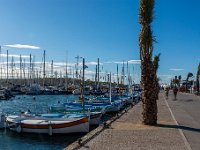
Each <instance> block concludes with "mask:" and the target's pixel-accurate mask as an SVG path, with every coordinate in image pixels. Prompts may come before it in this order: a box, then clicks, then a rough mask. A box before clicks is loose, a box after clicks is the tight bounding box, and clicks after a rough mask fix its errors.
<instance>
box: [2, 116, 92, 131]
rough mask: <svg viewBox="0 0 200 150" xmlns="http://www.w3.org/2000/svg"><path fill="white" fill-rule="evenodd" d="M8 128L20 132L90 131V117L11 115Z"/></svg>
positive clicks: (7, 119) (8, 118) (7, 120)
mask: <svg viewBox="0 0 200 150" xmlns="http://www.w3.org/2000/svg"><path fill="white" fill-rule="evenodd" d="M6 122H7V125H8V128H10V130H12V131H16V132H18V133H21V132H26V133H38V134H49V135H52V134H70V133H87V132H89V117H88V116H80V117H67V116H65V115H64V114H43V115H40V116H35V115H10V116H8V117H7V118H6Z"/></svg>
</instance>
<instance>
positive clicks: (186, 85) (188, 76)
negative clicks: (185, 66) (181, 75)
mask: <svg viewBox="0 0 200 150" xmlns="http://www.w3.org/2000/svg"><path fill="white" fill-rule="evenodd" d="M191 77H193V74H192V73H191V72H189V73H188V74H187V78H186V84H185V92H188V81H189V78H191Z"/></svg>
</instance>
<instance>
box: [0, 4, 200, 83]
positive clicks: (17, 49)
mask: <svg viewBox="0 0 200 150" xmlns="http://www.w3.org/2000/svg"><path fill="white" fill-rule="evenodd" d="M155 2H156V3H155V20H154V22H153V24H152V29H153V33H154V36H155V37H156V41H157V42H156V43H154V55H155V54H158V53H161V58H160V59H161V60H160V67H159V70H158V76H159V77H160V79H161V82H164V83H167V82H169V81H170V80H171V79H172V78H173V77H174V76H175V75H177V76H178V75H181V76H182V78H183V79H184V78H186V76H187V73H188V72H192V73H193V74H194V75H196V72H197V67H198V63H199V62H200V53H199V52H200V28H199V27H200V15H199V12H198V10H199V8H198V7H199V5H200V1H198V0H191V1H188V0H176V1H174V0H167V1H166V0H155ZM138 14H139V0H0V45H1V55H2V58H1V60H0V62H1V64H5V61H6V55H5V54H6V51H7V50H8V53H9V61H10V62H11V57H12V56H13V57H14V62H15V63H16V64H17V63H19V55H20V54H21V55H22V56H24V57H23V59H25V61H26V62H28V61H29V55H30V54H31V55H32V57H33V60H34V61H35V64H40V65H41V64H42V61H43V51H44V50H45V52H46V62H47V64H48V65H47V66H48V68H50V63H51V61H52V60H53V61H54V66H55V68H57V69H58V72H59V70H60V72H62V71H64V69H65V65H64V64H65V62H66V61H67V62H68V69H69V68H70V67H69V66H70V65H71V66H72V67H71V68H74V65H75V63H76V61H77V60H76V59H75V57H76V56H80V57H81V58H85V60H86V63H87V66H88V68H87V69H86V70H87V72H86V73H88V75H89V74H90V75H91V76H93V74H94V72H95V66H96V62H97V58H99V59H100V71H101V72H102V73H106V72H112V73H113V74H115V75H116V68H117V64H119V72H120V73H121V68H122V64H123V61H124V62H125V64H126V62H127V61H129V72H130V74H131V75H132V76H133V78H134V80H135V82H139V81H140V63H139V59H140V57H139V42H138V38H139V33H140V28H141V26H140V24H139V15H138ZM79 61H80V62H81V59H80V60H79ZM79 65H80V64H79ZM27 66H28V64H27ZM125 66H126V65H125ZM16 68H17V65H16ZM38 69H41V66H39V65H38Z"/></svg>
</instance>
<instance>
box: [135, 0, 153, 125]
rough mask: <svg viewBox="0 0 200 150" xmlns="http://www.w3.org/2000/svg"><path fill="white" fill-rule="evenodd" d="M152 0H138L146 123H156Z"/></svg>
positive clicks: (144, 118) (143, 113) (144, 117)
mask: <svg viewBox="0 0 200 150" xmlns="http://www.w3.org/2000/svg"><path fill="white" fill-rule="evenodd" d="M154 3H155V2H154V0H140V12H139V14H140V18H139V19H140V24H141V26H142V28H141V32H140V37H139V46H140V59H141V83H142V87H143V94H142V102H143V112H142V115H143V123H144V124H146V125H156V124H157V95H156V92H155V91H156V89H157V76H156V70H155V67H154V64H153V61H152V54H153V43H154V42H155V39H154V37H153V33H152V29H151V23H152V21H153V9H154Z"/></svg>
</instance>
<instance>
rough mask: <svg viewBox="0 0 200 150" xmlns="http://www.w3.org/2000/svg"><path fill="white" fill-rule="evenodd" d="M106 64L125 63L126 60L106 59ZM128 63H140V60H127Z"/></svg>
mask: <svg viewBox="0 0 200 150" xmlns="http://www.w3.org/2000/svg"><path fill="white" fill-rule="evenodd" d="M105 63H106V64H123V63H124V64H126V63H127V61H107V62H105ZM128 63H129V64H141V61H140V60H128Z"/></svg>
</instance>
